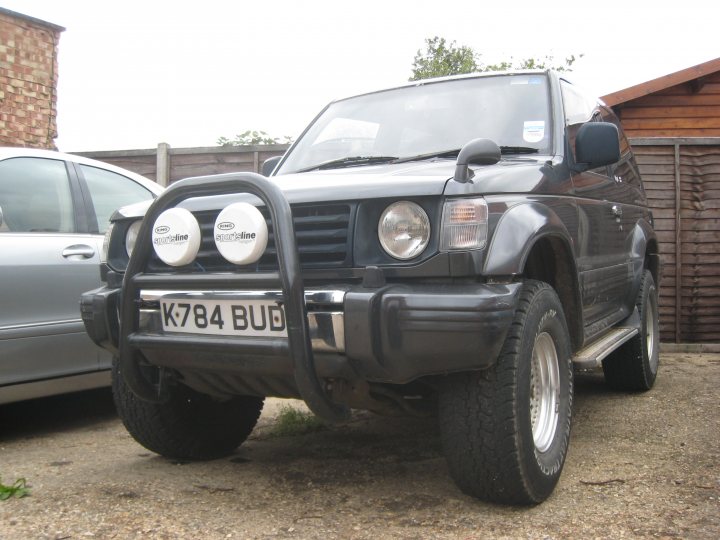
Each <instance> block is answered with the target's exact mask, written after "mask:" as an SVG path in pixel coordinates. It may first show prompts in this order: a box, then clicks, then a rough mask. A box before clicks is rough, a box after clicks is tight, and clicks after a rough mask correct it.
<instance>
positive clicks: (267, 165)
mask: <svg viewBox="0 0 720 540" xmlns="http://www.w3.org/2000/svg"><path fill="white" fill-rule="evenodd" d="M282 158H283V157H282V156H273V157H271V158H267V159H266V160H265V161H263V164H262V171H261V172H262V175H263V176H270V175H271V174H272V172H273V171H274V170H275V167H277V164H278V163H280V160H281V159H282Z"/></svg>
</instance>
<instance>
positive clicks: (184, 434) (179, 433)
mask: <svg viewBox="0 0 720 540" xmlns="http://www.w3.org/2000/svg"><path fill="white" fill-rule="evenodd" d="M112 388H113V398H114V400H115V406H116V407H117V410H118V413H119V415H120V418H121V419H122V421H123V424H125V427H126V428H127V430H128V431H129V432H130V435H132V436H133V438H134V439H135V440H136V441H137V442H139V443H140V444H142V445H143V446H144V447H145V448H147V449H148V450H152V451H153V452H156V453H158V454H160V455H162V456H165V457H169V458H175V459H192V460H205V459H214V458H218V457H222V456H226V455H228V454H230V453H231V452H232V451H233V450H235V448H237V447H238V446H240V444H242V443H243V442H244V441H245V439H247V437H248V436H249V435H250V432H251V431H252V430H253V428H254V427H255V424H256V423H257V420H258V418H259V416H260V411H262V407H263V402H264V398H261V397H255V396H237V397H234V398H232V399H229V400H226V401H218V400H216V399H214V398H213V397H211V396H208V395H206V394H201V393H200V392H196V391H195V390H192V389H191V388H188V387H187V386H185V385H182V384H175V385H172V386H171V387H170V388H168V391H167V397H166V399H165V400H163V401H162V402H159V403H155V402H150V401H143V400H141V399H140V398H138V397H137V396H136V395H135V394H133V392H132V391H131V390H130V389H129V388H128V387H127V386H126V385H125V382H124V380H123V378H122V374H121V373H120V371H119V368H118V362H117V360H114V361H113V369H112Z"/></svg>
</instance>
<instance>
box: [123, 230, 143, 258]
mask: <svg viewBox="0 0 720 540" xmlns="http://www.w3.org/2000/svg"><path fill="white" fill-rule="evenodd" d="M141 225H142V221H133V223H132V225H130V227H128V230H127V232H126V233H125V252H126V253H127V255H128V257H130V255H132V252H133V249H135V242H137V239H138V233H139V232H140V226H141Z"/></svg>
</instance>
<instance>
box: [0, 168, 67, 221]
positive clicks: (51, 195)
mask: <svg viewBox="0 0 720 540" xmlns="http://www.w3.org/2000/svg"><path fill="white" fill-rule="evenodd" d="M0 209H1V210H2V225H0V232H23V233H28V232H30V233H34V232H37V233H43V232H45V233H46V232H51V233H71V232H74V231H75V219H74V208H73V200H72V194H71V191H70V179H69V178H68V174H67V169H66V167H65V162H64V161H60V160H57V159H45V158H31V157H18V158H10V159H6V160H4V161H1V162H0Z"/></svg>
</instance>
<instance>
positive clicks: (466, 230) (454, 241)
mask: <svg viewBox="0 0 720 540" xmlns="http://www.w3.org/2000/svg"><path fill="white" fill-rule="evenodd" d="M487 232H488V208H487V203H486V202H485V199H483V198H478V199H452V200H449V201H446V202H445V208H444V209H443V222H442V229H441V231H440V250H441V251H452V250H466V249H482V248H484V247H485V243H486V242H487Z"/></svg>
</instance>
